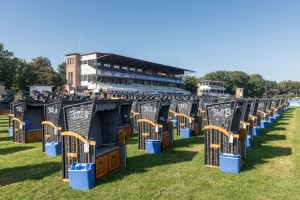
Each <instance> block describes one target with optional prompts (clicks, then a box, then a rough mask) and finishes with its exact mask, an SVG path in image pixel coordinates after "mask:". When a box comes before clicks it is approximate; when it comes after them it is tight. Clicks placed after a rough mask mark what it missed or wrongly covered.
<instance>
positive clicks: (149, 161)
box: [97, 149, 198, 185]
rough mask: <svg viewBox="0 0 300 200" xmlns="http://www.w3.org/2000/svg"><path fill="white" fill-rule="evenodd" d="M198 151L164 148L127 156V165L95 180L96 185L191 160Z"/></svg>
mask: <svg viewBox="0 0 300 200" xmlns="http://www.w3.org/2000/svg"><path fill="white" fill-rule="evenodd" d="M197 153H198V152H196V151H175V150H174V149H168V150H165V151H164V152H162V153H159V154H143V155H139V156H135V157H129V158H127V166H126V167H125V168H123V169H120V170H118V171H116V172H114V173H111V174H109V175H107V176H106V177H103V178H101V179H100V181H97V185H102V184H106V183H110V182H114V181H119V180H122V179H123V178H124V177H126V176H130V175H132V174H138V173H145V172H147V171H148V170H149V169H150V168H153V167H158V166H163V165H170V164H176V163H182V162H189V161H191V160H192V159H193V158H194V156H195V155H196V154H197Z"/></svg>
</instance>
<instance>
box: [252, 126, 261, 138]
mask: <svg viewBox="0 0 300 200" xmlns="http://www.w3.org/2000/svg"><path fill="white" fill-rule="evenodd" d="M253 135H254V136H257V135H260V127H259V126H254V127H253Z"/></svg>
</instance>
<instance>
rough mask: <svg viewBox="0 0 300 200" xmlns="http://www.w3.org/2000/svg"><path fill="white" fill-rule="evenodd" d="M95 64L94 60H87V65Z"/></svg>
mask: <svg viewBox="0 0 300 200" xmlns="http://www.w3.org/2000/svg"><path fill="white" fill-rule="evenodd" d="M96 62H97V61H96V60H88V65H95V64H96Z"/></svg>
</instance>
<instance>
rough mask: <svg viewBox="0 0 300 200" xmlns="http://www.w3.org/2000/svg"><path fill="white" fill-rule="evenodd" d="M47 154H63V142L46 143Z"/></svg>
mask: <svg viewBox="0 0 300 200" xmlns="http://www.w3.org/2000/svg"><path fill="white" fill-rule="evenodd" d="M45 151H46V155H47V156H51V157H53V156H58V155H60V154H61V142H47V143H46V145H45Z"/></svg>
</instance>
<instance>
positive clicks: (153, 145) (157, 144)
mask: <svg viewBox="0 0 300 200" xmlns="http://www.w3.org/2000/svg"><path fill="white" fill-rule="evenodd" d="M159 152H161V141H159V140H146V153H159Z"/></svg>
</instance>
